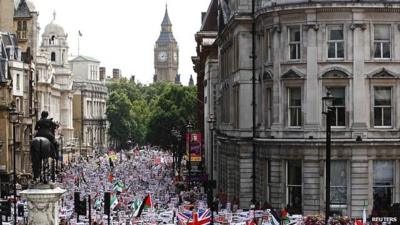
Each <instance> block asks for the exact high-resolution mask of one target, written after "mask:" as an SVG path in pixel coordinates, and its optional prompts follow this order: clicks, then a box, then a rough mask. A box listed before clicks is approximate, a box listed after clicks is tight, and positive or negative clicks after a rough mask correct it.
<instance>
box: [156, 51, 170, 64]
mask: <svg viewBox="0 0 400 225" xmlns="http://www.w3.org/2000/svg"><path fill="white" fill-rule="evenodd" d="M167 58H168V54H167V53H166V52H160V53H158V60H159V61H160V62H165V61H167Z"/></svg>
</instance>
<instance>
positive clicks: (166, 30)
mask: <svg viewBox="0 0 400 225" xmlns="http://www.w3.org/2000/svg"><path fill="white" fill-rule="evenodd" d="M171 42H176V40H175V38H174V35H173V34H172V23H171V20H170V19H169V15H168V6H167V5H166V6H165V14H164V19H163V21H162V23H161V33H160V36H159V37H158V40H157V43H158V44H160V43H161V44H163V43H171Z"/></svg>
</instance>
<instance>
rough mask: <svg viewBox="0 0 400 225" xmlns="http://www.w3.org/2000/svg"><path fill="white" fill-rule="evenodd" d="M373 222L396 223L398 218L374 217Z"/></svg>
mask: <svg viewBox="0 0 400 225" xmlns="http://www.w3.org/2000/svg"><path fill="white" fill-rule="evenodd" d="M371 221H372V222H386V223H396V222H397V221H398V220H397V217H372V218H371Z"/></svg>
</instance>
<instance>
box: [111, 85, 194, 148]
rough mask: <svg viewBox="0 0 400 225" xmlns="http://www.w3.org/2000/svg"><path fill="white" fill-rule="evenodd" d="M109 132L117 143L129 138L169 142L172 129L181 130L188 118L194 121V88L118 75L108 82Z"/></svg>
mask: <svg viewBox="0 0 400 225" xmlns="http://www.w3.org/2000/svg"><path fill="white" fill-rule="evenodd" d="M108 89H109V91H110V93H111V94H110V97H109V100H108V106H107V116H108V119H109V122H110V128H109V134H110V136H111V138H112V140H114V141H115V142H116V143H117V144H118V147H121V146H123V145H124V144H125V143H126V142H127V141H128V140H133V141H134V142H135V143H139V144H144V143H146V142H147V143H151V144H156V145H161V146H164V147H165V146H169V145H170V144H171V143H172V142H173V140H174V139H175V138H174V137H172V134H171V130H172V129H173V128H175V129H180V130H181V131H182V132H184V129H185V125H186V124H187V122H188V121H189V120H190V121H191V122H192V123H193V124H194V125H195V124H196V121H195V118H196V104H197V98H196V88H195V87H184V86H180V85H175V84H171V83H163V82H157V83H154V84H150V85H142V84H140V83H135V82H131V81H128V80H127V79H121V80H119V81H115V82H112V83H109V84H108Z"/></svg>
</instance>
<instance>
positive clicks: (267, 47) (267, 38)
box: [264, 30, 271, 62]
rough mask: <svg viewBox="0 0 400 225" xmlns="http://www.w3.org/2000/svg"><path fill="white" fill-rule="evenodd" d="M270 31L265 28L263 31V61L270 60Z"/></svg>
mask: <svg viewBox="0 0 400 225" xmlns="http://www.w3.org/2000/svg"><path fill="white" fill-rule="evenodd" d="M270 38H271V37H270V31H269V30H266V31H265V42H264V44H265V56H264V61H265V62H270V61H271V39H270Z"/></svg>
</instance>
